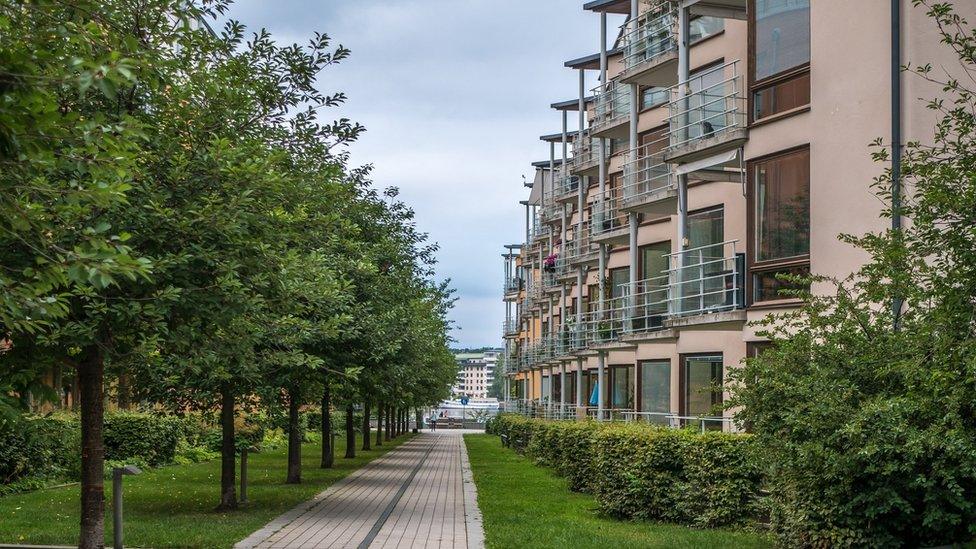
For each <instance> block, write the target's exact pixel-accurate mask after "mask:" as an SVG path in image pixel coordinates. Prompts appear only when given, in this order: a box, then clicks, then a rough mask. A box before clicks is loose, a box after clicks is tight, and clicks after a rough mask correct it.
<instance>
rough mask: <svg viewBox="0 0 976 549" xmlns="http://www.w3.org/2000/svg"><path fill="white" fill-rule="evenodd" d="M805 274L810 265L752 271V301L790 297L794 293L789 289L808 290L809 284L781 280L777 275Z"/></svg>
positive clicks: (808, 271)
mask: <svg viewBox="0 0 976 549" xmlns="http://www.w3.org/2000/svg"><path fill="white" fill-rule="evenodd" d="M781 274H785V275H793V276H807V275H809V274H810V267H808V266H802V267H793V268H791V269H779V270H775V271H767V272H761V273H754V274H753V277H752V281H753V282H752V284H753V301H754V302H759V301H771V300H774V299H791V298H794V297H795V295H793V294H792V293H791V291H795V290H808V289H809V287H810V286H809V284H805V283H804V284H798V283H796V282H793V281H791V280H783V279H781V278H780V277H779V275H781Z"/></svg>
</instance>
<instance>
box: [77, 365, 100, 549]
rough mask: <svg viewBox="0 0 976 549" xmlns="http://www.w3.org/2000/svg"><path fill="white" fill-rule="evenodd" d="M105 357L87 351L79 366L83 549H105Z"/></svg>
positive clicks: (81, 547)
mask: <svg viewBox="0 0 976 549" xmlns="http://www.w3.org/2000/svg"><path fill="white" fill-rule="evenodd" d="M104 359H105V357H104V355H103V354H102V351H101V348H100V347H97V346H93V347H91V348H89V349H88V350H87V352H86V353H85V356H84V358H83V359H82V360H81V361H80V362H79V364H78V375H77V376H76V378H77V379H78V389H79V391H78V392H79V393H80V396H81V535H80V537H79V540H78V547H79V548H80V549H95V548H100V547H104V546H105V495H104V484H103V481H104V477H105V473H104V471H103V468H104V467H105V441H104V440H103V426H104V421H105V394H104V392H103V391H104V386H103V383H104V380H105V360H104Z"/></svg>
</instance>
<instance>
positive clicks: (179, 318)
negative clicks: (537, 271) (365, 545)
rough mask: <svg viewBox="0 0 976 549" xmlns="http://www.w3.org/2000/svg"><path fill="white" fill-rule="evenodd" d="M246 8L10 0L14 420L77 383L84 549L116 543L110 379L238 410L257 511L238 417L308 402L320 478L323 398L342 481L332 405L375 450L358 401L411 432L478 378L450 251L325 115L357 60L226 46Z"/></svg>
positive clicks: (7, 171) (323, 47) (7, 283)
mask: <svg viewBox="0 0 976 549" xmlns="http://www.w3.org/2000/svg"><path fill="white" fill-rule="evenodd" d="M227 9H228V0H205V1H203V2H196V3H188V2H186V1H185V0H0V35H2V36H3V37H4V38H3V46H2V47H0V96H2V101H0V164H2V169H0V338H2V339H3V340H4V344H3V345H2V346H0V349H3V350H2V351H0V399H3V403H2V404H0V406H2V407H3V409H4V410H5V411H6V413H7V414H8V415H9V413H10V412H11V411H12V410H16V409H17V408H19V407H21V405H22V404H23V403H25V402H27V401H28V400H30V399H29V398H26V397H27V395H30V398H32V399H38V398H42V399H43V398H45V397H47V398H52V396H53V395H52V392H51V390H50V389H47V388H46V384H45V383H43V382H42V381H43V380H45V379H50V378H51V377H54V378H60V377H61V375H62V373H61V372H62V371H65V372H69V373H72V375H73V376H74V378H75V384H76V386H77V391H78V396H79V397H80V399H79V400H80V406H81V423H82V479H81V480H82V481H81V484H82V496H81V500H82V501H81V505H82V518H81V536H80V546H81V547H99V546H101V545H102V543H103V535H104V533H103V513H104V509H103V506H104V503H103V501H104V498H103V486H102V475H103V472H102V468H103V456H104V450H103V444H102V418H103V414H104V402H105V399H106V387H109V388H110V389H111V390H112V391H114V392H115V393H116V394H117V397H118V404H119V405H120V406H121V407H128V406H131V405H133V404H134V403H147V404H151V405H153V406H161V407H167V408H169V409H173V410H176V411H185V410H191V409H197V410H200V409H202V410H219V414H220V418H221V425H222V430H223V450H222V461H223V467H222V477H221V494H220V506H221V507H223V508H233V507H235V505H236V495H235V492H234V469H235V467H234V464H235V463H234V460H235V447H234V441H235V422H234V419H235V413H240V412H241V411H243V410H248V409H254V408H260V407H265V408H274V407H276V406H277V407H281V408H283V409H287V414H288V417H289V429H288V430H289V468H288V478H287V481H288V482H299V481H300V479H301V462H300V459H299V457H300V456H299V450H300V443H301V436H302V434H303V433H302V432H301V430H300V428H299V424H298V423H299V411H300V410H301V409H302V407H304V406H307V405H310V404H317V405H320V406H321V409H322V412H323V413H322V418H323V420H322V429H323V435H324V436H323V438H322V440H323V456H322V466H323V467H329V466H331V464H332V459H333V456H332V448H331V436H330V434H331V430H332V426H331V425H330V421H331V420H330V415H329V413H328V411H329V409H330V408H333V407H336V406H337V405H338V406H341V407H343V408H344V409H345V414H346V421H345V423H346V429H347V433H348V435H347V436H353V433H354V429H355V427H357V426H354V425H353V407H354V405H359V404H361V405H362V409H363V411H364V422H365V423H366V425H368V421H369V418H370V415H371V414H373V413H374V411H375V414H376V417H377V418H378V419H379V420H380V421H384V420H385V421H387V424H388V425H389V421H391V420H397V419H399V420H403V419H404V418H405V410H407V409H409V408H410V407H418V406H425V405H428V404H432V403H435V402H437V401H439V400H440V399H442V398H444V397H446V396H447V392H448V391H449V387H450V384H451V382H452V381H453V380H454V377H455V365H454V359H453V357H452V355H451V353H450V351H449V350H448V335H447V332H448V328H449V323H448V321H447V319H446V315H447V311H448V309H449V308H450V306H451V303H452V297H451V292H450V290H449V289H448V288H447V287H446V286H445V285H441V284H436V283H434V282H432V271H431V269H432V264H433V260H434V258H433V253H434V251H435V247H434V246H433V245H432V244H430V243H428V242H427V241H426V237H425V235H423V234H421V233H419V232H418V231H417V230H416V229H415V227H414V224H413V221H412V217H413V213H412V211H411V210H410V209H409V208H407V207H406V206H405V205H404V204H402V203H401V202H400V201H398V199H397V194H396V191H395V190H388V191H386V192H383V193H378V192H376V191H374V190H372V189H371V188H370V184H369V181H368V179H367V178H368V175H369V171H368V169H350V168H348V167H347V157H346V154H345V153H344V152H342V151H343V150H344V145H346V144H348V143H349V142H351V141H353V140H355V139H356V137H357V136H358V135H359V134H360V133H361V132H362V131H363V128H362V127H361V126H359V125H357V124H355V123H352V122H350V121H348V120H345V119H340V120H338V121H333V122H323V121H322V120H321V119H320V113H321V112H322V111H323V110H324V109H327V108H330V107H334V106H336V105H338V104H340V103H341V102H342V101H343V100H344V95H343V94H342V93H331V94H327V93H323V92H321V91H320V90H319V89H318V84H319V80H318V79H319V75H320V73H321V72H322V71H323V70H325V69H326V68H328V67H329V66H330V65H333V64H335V63H337V62H340V61H342V60H343V59H345V58H346V57H347V56H348V55H349V51H348V50H347V49H345V48H343V47H342V46H339V47H332V46H331V45H330V40H329V38H328V36H326V35H324V34H317V35H315V36H314V37H312V38H311V39H310V40H309V41H308V43H307V44H305V45H302V46H300V45H279V44H278V43H276V42H275V41H274V40H272V38H271V36H270V35H269V34H268V33H267V32H266V31H263V30H262V31H259V32H256V33H253V34H252V35H250V36H249V37H247V35H246V31H245V29H244V28H243V26H242V25H240V24H239V23H237V22H234V21H231V22H228V23H226V24H225V25H224V26H223V27H222V29H221V30H220V31H219V32H214V31H213V30H211V27H210V26H209V25H208V24H207V21H214V20H216V19H217V18H219V17H222V16H223V14H225V12H226V11H227ZM55 385H59V383H56V384H55ZM56 389H60V387H56ZM368 432H369V431H367V433H368ZM365 438H366V443H365V444H366V445H368V444H369V438H370V437H368V436H367V437H365ZM351 442H352V443H351V444H348V445H347V453H351V452H354V451H355V444H354V442H355V440H354V439H352V440H351ZM376 442H377V443H381V438H380V437H377V439H376ZM367 447H368V446H367Z"/></svg>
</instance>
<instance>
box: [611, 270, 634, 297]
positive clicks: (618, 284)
mask: <svg viewBox="0 0 976 549" xmlns="http://www.w3.org/2000/svg"><path fill="white" fill-rule="evenodd" d="M628 284H630V267H618V268H616V269H610V297H611V298H613V299H616V298H619V297H623V296H624V293H625V292H626V291H627V285H628Z"/></svg>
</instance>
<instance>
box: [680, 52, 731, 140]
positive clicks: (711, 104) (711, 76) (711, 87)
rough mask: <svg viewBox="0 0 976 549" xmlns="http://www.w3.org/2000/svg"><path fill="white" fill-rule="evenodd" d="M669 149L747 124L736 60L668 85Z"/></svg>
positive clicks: (720, 134) (717, 135)
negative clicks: (669, 99)
mask: <svg viewBox="0 0 976 549" xmlns="http://www.w3.org/2000/svg"><path fill="white" fill-rule="evenodd" d="M668 111H669V114H668V138H669V143H670V144H669V150H674V149H677V148H679V147H683V146H685V145H689V144H692V143H694V142H696V141H699V140H702V139H707V138H710V137H719V136H722V135H724V134H727V133H728V132H730V131H732V130H735V129H742V128H745V127H746V90H745V87H744V84H743V78H742V73H741V72H740V71H739V62H738V61H732V62H731V63H727V64H725V65H720V66H718V67H715V68H712V69H708V70H706V71H703V72H701V73H700V74H696V75H695V76H693V77H691V78H690V79H688V80H687V81H686V82H679V83H678V84H677V85H676V86H673V87H672V88H671V101H670V103H668Z"/></svg>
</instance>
